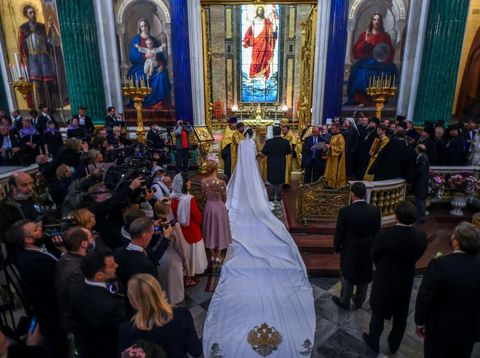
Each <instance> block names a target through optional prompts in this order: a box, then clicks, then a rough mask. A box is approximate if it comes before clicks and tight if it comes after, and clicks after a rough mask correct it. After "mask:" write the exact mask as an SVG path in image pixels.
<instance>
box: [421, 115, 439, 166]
mask: <svg viewBox="0 0 480 358" xmlns="http://www.w3.org/2000/svg"><path fill="white" fill-rule="evenodd" d="M418 144H423V145H424V146H425V148H426V151H425V153H426V154H427V157H428V160H429V162H431V163H435V162H436V161H437V156H438V153H437V145H436V143H435V127H434V126H433V123H431V122H425V125H424V127H423V129H422V130H421V131H420V138H419V139H418Z"/></svg>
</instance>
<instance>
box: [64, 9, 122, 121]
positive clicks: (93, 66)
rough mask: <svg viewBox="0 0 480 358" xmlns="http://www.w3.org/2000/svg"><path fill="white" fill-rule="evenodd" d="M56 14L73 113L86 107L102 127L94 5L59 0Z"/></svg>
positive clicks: (101, 93) (102, 92)
mask: <svg viewBox="0 0 480 358" xmlns="http://www.w3.org/2000/svg"><path fill="white" fill-rule="evenodd" d="M57 11H58V20H59V22H60V32H61V35H62V46H63V56H64V57H65V72H66V75H67V84H68V95H69V98H70V105H71V108H72V112H73V113H76V111H77V109H78V107H79V106H82V105H83V106H86V107H87V109H88V114H89V115H90V116H91V117H92V119H93V120H94V121H95V122H96V123H103V118H104V117H105V110H106V109H105V93H104V88H103V80H102V71H101V64H100V56H99V51H98V39H97V28H96V25H95V11H94V8H93V1H92V0H76V1H72V0H57ZM114 40H115V39H112V41H114Z"/></svg>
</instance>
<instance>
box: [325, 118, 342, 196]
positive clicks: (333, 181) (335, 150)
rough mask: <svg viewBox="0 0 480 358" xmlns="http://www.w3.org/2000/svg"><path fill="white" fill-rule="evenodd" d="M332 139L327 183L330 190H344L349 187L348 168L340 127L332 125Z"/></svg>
mask: <svg viewBox="0 0 480 358" xmlns="http://www.w3.org/2000/svg"><path fill="white" fill-rule="evenodd" d="M331 132H332V138H331V139H330V144H326V145H325V147H326V148H327V164H326V166H325V175H324V177H325V181H326V183H327V185H328V187H330V188H334V189H337V188H343V187H344V186H346V185H347V167H346V164H345V138H344V137H343V135H342V134H341V133H340V125H339V124H338V123H332V126H331Z"/></svg>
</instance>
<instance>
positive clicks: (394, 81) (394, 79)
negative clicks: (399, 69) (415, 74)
mask: <svg viewBox="0 0 480 358" xmlns="http://www.w3.org/2000/svg"><path fill="white" fill-rule="evenodd" d="M392 87H393V88H395V75H393V86H392Z"/></svg>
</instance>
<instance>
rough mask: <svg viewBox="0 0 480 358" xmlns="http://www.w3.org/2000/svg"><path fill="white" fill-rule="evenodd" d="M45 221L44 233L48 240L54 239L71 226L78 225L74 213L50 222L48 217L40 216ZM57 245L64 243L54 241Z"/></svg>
mask: <svg viewBox="0 0 480 358" xmlns="http://www.w3.org/2000/svg"><path fill="white" fill-rule="evenodd" d="M39 219H40V220H38V221H42V223H43V235H44V236H45V237H46V238H47V240H50V241H51V240H52V239H53V238H54V237H56V236H62V237H63V234H64V233H65V231H67V230H68V229H69V228H71V227H73V226H75V225H78V224H77V222H76V220H75V218H74V217H73V216H72V215H67V216H64V217H62V218H61V219H60V220H59V221H58V222H55V223H49V222H48V219H47V218H46V217H43V218H39ZM52 244H53V245H55V246H62V245H63V243H56V242H52Z"/></svg>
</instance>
